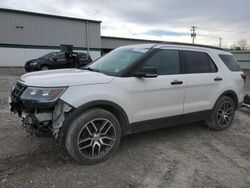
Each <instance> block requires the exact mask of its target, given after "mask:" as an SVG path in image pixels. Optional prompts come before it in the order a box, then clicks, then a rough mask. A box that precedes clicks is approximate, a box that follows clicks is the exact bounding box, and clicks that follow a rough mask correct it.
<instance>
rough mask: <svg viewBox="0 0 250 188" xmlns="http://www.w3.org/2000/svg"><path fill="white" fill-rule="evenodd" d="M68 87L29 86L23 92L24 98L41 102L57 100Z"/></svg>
mask: <svg viewBox="0 0 250 188" xmlns="http://www.w3.org/2000/svg"><path fill="white" fill-rule="evenodd" d="M66 89H67V88H66V87H58V88H38V87H28V88H27V89H26V90H25V91H24V92H23V94H22V96H21V99H23V100H35V101H39V102H41V103H46V102H55V101H56V100H57V99H58V98H59V97H60V96H61V95H62V94H63V92H64V91H65V90H66Z"/></svg>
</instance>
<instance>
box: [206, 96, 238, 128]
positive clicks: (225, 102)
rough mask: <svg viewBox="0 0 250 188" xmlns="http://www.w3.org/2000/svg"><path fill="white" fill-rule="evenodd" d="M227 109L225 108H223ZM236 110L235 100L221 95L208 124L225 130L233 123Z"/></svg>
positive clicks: (207, 121) (210, 126)
mask: <svg viewBox="0 0 250 188" xmlns="http://www.w3.org/2000/svg"><path fill="white" fill-rule="evenodd" d="M223 109H225V110H223ZM235 110H236V105H235V102H234V101H233V99H232V98H230V97H228V96H222V97H220V98H219V99H218V100H217V102H216V103H215V105H214V108H213V110H212V113H211V115H210V117H209V118H208V119H207V120H206V124H207V126H208V127H209V128H211V129H213V130H219V131H220V130H224V129H226V128H228V127H230V126H231V125H232V122H233V119H234V114H235Z"/></svg>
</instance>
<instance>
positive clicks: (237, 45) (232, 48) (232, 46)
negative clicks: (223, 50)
mask: <svg viewBox="0 0 250 188" xmlns="http://www.w3.org/2000/svg"><path fill="white" fill-rule="evenodd" d="M230 49H231V50H236V51H240V50H241V48H240V46H239V44H238V43H236V42H234V43H233V44H232V45H231V47H230Z"/></svg>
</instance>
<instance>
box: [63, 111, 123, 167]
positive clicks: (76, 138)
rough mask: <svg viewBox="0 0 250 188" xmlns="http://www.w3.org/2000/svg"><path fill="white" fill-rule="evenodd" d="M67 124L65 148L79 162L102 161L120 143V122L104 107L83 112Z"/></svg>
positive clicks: (91, 162)
mask: <svg viewBox="0 0 250 188" xmlns="http://www.w3.org/2000/svg"><path fill="white" fill-rule="evenodd" d="M69 126H70V128H69V130H68V131H67V133H66V140H65V145H66V149H67V150H68V152H69V154H70V155H71V156H72V157H73V158H74V159H75V160H76V161H78V162H80V163H86V164H93V163H98V162H101V161H104V160H106V159H108V158H109V157H110V156H111V155H112V154H113V153H114V152H115V150H116V149H117V147H118V145H119V143H120V138H121V128H120V124H119V122H118V120H117V119H116V117H115V116H114V115H113V114H112V113H110V112H108V111H106V110H104V109H100V108H94V109H90V110H88V111H86V112H83V113H82V114H80V115H79V116H78V117H77V118H76V119H75V120H74V121H73V122H72V123H71V124H70V125H69Z"/></svg>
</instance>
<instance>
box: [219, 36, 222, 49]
mask: <svg viewBox="0 0 250 188" xmlns="http://www.w3.org/2000/svg"><path fill="white" fill-rule="evenodd" d="M221 40H222V38H221V37H220V43H219V47H220V48H221Z"/></svg>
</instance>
